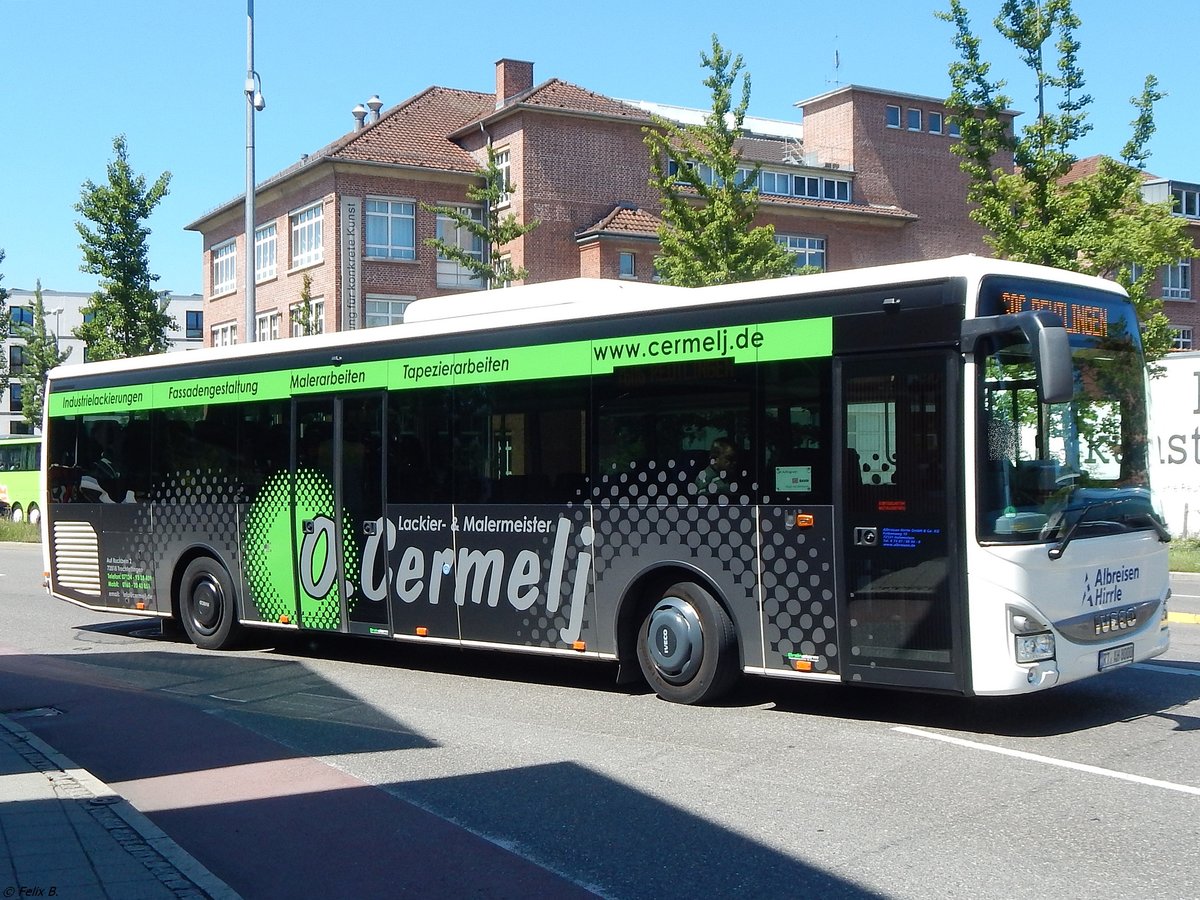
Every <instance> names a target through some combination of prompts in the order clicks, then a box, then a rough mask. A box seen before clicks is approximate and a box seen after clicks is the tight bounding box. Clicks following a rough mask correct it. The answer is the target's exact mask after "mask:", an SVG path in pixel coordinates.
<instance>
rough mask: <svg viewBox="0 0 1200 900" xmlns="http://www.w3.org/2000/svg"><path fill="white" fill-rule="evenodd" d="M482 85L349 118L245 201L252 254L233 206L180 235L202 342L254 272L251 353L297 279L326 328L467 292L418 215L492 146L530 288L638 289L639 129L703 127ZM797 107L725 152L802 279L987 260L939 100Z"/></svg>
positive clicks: (285, 329) (822, 98)
mask: <svg viewBox="0 0 1200 900" xmlns="http://www.w3.org/2000/svg"><path fill="white" fill-rule="evenodd" d="M495 74H496V89H495V92H494V93H480V92H474V91H465V90H458V89H454V88H446V87H436V86H435V87H430V88H428V89H426V90H424V91H422V92H421V93H419V94H417V95H416V96H414V97H412V98H410V99H408V100H405V101H404V102H402V103H400V104H398V105H397V106H394V107H392V108H390V109H388V110H386V111H382V113H381V112H380V110H381V109H382V104H381V103H379V102H378V100H377V98H373V102H372V103H371V104H370V106H371V108H372V111H371V113H370V114H369V115H368V112H367V110H366V109H364V108H362V107H359V108H358V109H357V110H355V124H354V128H353V130H351V131H349V132H348V133H346V134H345V135H343V136H342V137H340V138H338V139H337V140H335V141H334V142H333V143H331V144H329V145H328V146H326V147H324V148H322V149H320V150H318V151H316V152H314V153H311V154H308V155H306V156H304V157H303V158H302V159H301V160H300V162H298V163H297V164H295V165H293V166H291V167H289V168H288V169H285V170H283V171H282V172H279V173H277V174H275V175H273V176H271V177H270V178H268V179H266V180H265V181H264V182H262V183H261V184H260V185H259V186H258V188H257V189H256V194H255V198H256V200H255V203H256V223H257V224H256V228H255V240H254V251H253V253H252V254H251V253H249V252H248V247H247V241H246V235H245V234H244V231H245V226H244V215H245V207H244V201H243V198H241V197H239V198H235V199H234V200H232V201H230V202H228V203H226V204H224V205H223V206H220V207H218V208H217V209H215V210H212V211H211V212H209V213H206V214H205V215H204V216H202V217H201V218H199V219H197V220H196V221H195V222H193V223H191V224H190V225H189V226H188V228H189V229H190V230H194V231H198V232H200V233H201V235H202V236H203V244H204V297H205V298H206V309H205V319H206V322H207V324H208V332H207V335H206V339H205V340H206V343H210V344H211V343H215V344H223V343H229V342H231V341H236V340H237V336H238V333H239V332H240V330H241V329H244V328H245V323H244V321H242V319H243V318H244V307H245V294H244V290H245V278H246V276H247V268H248V266H247V263H248V260H249V259H250V258H253V259H254V261H255V262H254V272H255V284H256V287H255V294H256V303H257V322H256V323H255V327H256V338H257V339H259V340H262V339H271V338H275V337H282V336H286V335H287V334H288V333H289V332H290V331H291V330H292V328H293V326H291V324H290V322H291V310H292V309H293V308H294V306H295V304H296V303H297V302H298V301H299V300H300V296H301V290H302V284H303V280H304V275H305V274H307V275H308V276H309V277H310V279H311V288H310V297H311V299H312V301H313V304H314V309H315V310H316V312H317V315H318V327H319V328H320V330H341V329H347V328H356V327H369V326H372V325H381V324H389V323H392V322H396V321H400V319H401V316H402V313H403V309H404V307H405V305H406V304H407V303H408V302H409V301H411V300H413V299H415V298H417V297H428V296H438V295H441V294H447V293H454V292H460V291H463V290H471V289H475V288H478V287H479V284H478V282H475V281H472V279H471V278H470V277H469V274H468V273H467V272H466V271H465V270H462V269H460V267H459V266H458V265H457V264H456V263H454V262H453V261H450V260H446V259H439V258H438V255H437V253H436V252H435V251H434V250H432V249H431V248H429V247H428V246H426V244H425V243H424V242H425V241H426V240H427V239H428V238H430V237H432V236H434V235H435V234H438V235H441V236H442V237H444V238H446V239H448V240H452V241H453V240H457V241H459V244H460V246H463V247H464V249H468V250H469V251H471V252H478V253H482V252H484V249H483V248H481V247H475V246H470V245H469V241H470V237H469V235H468V234H466V233H465V232H463V233H458V232H456V230H455V228H454V226H453V223H452V222H451V221H450V220H448V219H446V220H442V221H439V217H438V216H437V215H435V214H434V213H432V212H429V211H427V210H426V208H425V207H424V206H423V205H422V204H431V205H443V206H445V205H455V206H460V207H465V208H469V207H470V204H469V203H468V202H467V194H466V191H467V188H468V187H469V186H470V185H472V184H476V183H479V176H478V173H479V170H480V169H481V168H482V166H483V165H484V164H485V162H486V158H487V146H488V144H489V143H490V144H491V145H492V147H493V148H494V150H495V151H496V153H497V159H498V161H499V162H500V164H501V165H502V166H504V167H507V169H508V171H509V179H510V183H511V184H512V185H513V190H512V192H511V194H510V196H509V197H508V198H507V200H506V202H505V206H506V208H507V210H510V211H512V212H513V213H514V214H516V216H517V217H518V219H519V220H520V221H523V222H528V221H532V220H534V219H536V220H538V221H539V223H540V224H539V226H538V227H537V228H535V229H534V230H533V231H531V232H529V233H528V234H526V235H525V236H524V237H522V238H519V239H517V240H516V241H513V242H512V244H511V245H510V246H509V247H507V248H506V250H505V252H506V253H507V254H510V255H511V259H512V262H513V265H514V266H516V267H518V268H520V267H524V268H525V269H527V270H528V272H529V277H528V279H527V280H528V281H529V282H538V281H549V280H554V279H560V278H569V277H577V276H588V277H602V278H631V279H638V280H643V281H648V280H652V279H653V278H654V263H653V261H654V256H655V253H656V252H657V246H658V244H657V236H656V229H657V227H658V224H659V218H658V213H659V211H660V210H659V202H658V196H657V194H656V193H655V192H654V191H653V190H652V188H651V187H650V185H649V184H648V178H649V165H648V160H647V151H646V148H645V145H644V144H643V142H642V137H643V132H642V129H643V128H644V127H646V126H647V125H650V124H651V123H652V114H656V115H661V116H664V117H666V118H671V119H674V120H677V121H683V122H686V121H689V120H691V121H697V120H698V119H699V118H700V117H702V116H703V115H704V113H703V112H701V111H697V110H686V109H678V108H673V107H667V106H662V105H659V104H654V103H650V102H634V101H622V100H617V99H614V98H610V97H606V96H603V95H601V94H597V93H594V92H592V91H589V90H586V89H584V88H582V87H578V86H576V85H573V84H569V83H567V82H564V81H561V80H559V79H550V80H549V81H545V82H542V83H540V84H535V83H534V76H533V64H532V63H529V62H522V61H519V60H511V59H502V60H500V61H499V62H497V63H496V72H495ZM796 105H797V106H798V107H799V109H800V112H801V117H802V124H798V123H792V122H781V121H773V120H766V119H749V118H748V119H747V120H746V123H745V129H744V133H743V135H742V137H741V138H740V139H739V149H740V151H741V153H742V154H743V158H744V159H745V160H746V161H747V162H749V163H758V164H761V166H762V174H761V176H760V180H759V187H760V193H761V197H760V201H761V202H760V207H759V220H760V222H761V223H762V224H767V223H769V224H772V225H773V226H774V227H775V233H776V238H777V240H779V241H780V242H782V243H784V244H786V245H787V246H788V247H789V248H790V249H791V250H793V252H795V253H796V255H797V264H811V265H816V266H819V267H821V268H824V269H828V270H836V269H848V268H855V267H859V266H866V265H874V264H881V263H890V262H899V261H904V260H911V259H920V258H932V257H938V256H946V255H950V254H955V253H987V252H988V249H987V246H986V245H985V244H984V242H983V233H982V231H981V229H980V228H979V227H978V226H977V225H975V224H974V223H973V222H972V221H971V220H970V219H969V217H968V216H967V208H966V204H965V203H964V200H963V198H964V196H965V193H966V187H967V183H966V176H964V175H963V174H962V173H961V172H960V170H959V166H958V160H957V158H956V157H955V156H953V155H952V154H951V152H950V147H951V142H952V141H953V140H955V133H954V129H953V125H952V123H951V122H950V121H949V119H948V118H947V115H946V111H945V108H944V107H943V105H942V103H941V101H938V100H935V99H933V98H929V97H919V96H913V95H907V94H902V93H897V92H892V91H882V90H876V89H872V88H865V87H860V86H853V85H850V86H843V87H839V88H837V89H835V90H831V91H828V92H826V93H824V94H821V95H819V96H816V97H813V98H811V99H808V100H804V101H801V102H799V103H798V104H796ZM1013 115H1015V114H1013ZM1010 122H1011V116H1010ZM997 163H998V164H999V165H1004V166H1008V165H1011V160H1010V159H1000V160H997ZM472 214H473V215H482V210H478V209H476V210H473V211H472Z"/></svg>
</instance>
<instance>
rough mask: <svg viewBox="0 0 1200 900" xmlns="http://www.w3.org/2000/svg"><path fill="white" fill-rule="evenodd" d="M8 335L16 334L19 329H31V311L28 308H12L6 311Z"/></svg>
mask: <svg viewBox="0 0 1200 900" xmlns="http://www.w3.org/2000/svg"><path fill="white" fill-rule="evenodd" d="M8 313H9V319H8V333H9V334H16V333H17V329H18V328H19V327H21V326H22V325H23V326H26V327H28V328H32V327H33V310H32V309H30V308H29V307H28V306H14V307H13V308H12V309H10V310H9V311H8Z"/></svg>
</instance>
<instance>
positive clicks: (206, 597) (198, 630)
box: [179, 556, 241, 650]
mask: <svg viewBox="0 0 1200 900" xmlns="http://www.w3.org/2000/svg"><path fill="white" fill-rule="evenodd" d="M179 617H180V618H181V619H182V620H183V630H184V631H186V632H187V636H188V638H189V639H190V640H191V642H192V643H193V644H195V645H196V646H197V647H200V648H202V649H204V650H223V649H227V648H229V647H232V646H234V645H235V644H236V643H237V640H238V638H239V637H240V634H241V626H240V625H238V621H237V594H236V593H235V592H234V589H233V580H232V579H231V578H230V577H229V573H228V572H226V571H225V567H224V566H222V565H221V564H220V563H219V562H217V561H216V560H215V559H212V558H211V557H208V556H201V557H198V558H196V559H193V560H192V561H191V562H190V563H188V567H187V568H186V569H184V571H183V579H182V580H181V581H180V583H179Z"/></svg>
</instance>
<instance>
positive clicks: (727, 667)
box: [637, 581, 738, 703]
mask: <svg viewBox="0 0 1200 900" xmlns="http://www.w3.org/2000/svg"><path fill="white" fill-rule="evenodd" d="M637 654H638V663H639V665H640V666H641V669H642V674H643V675H644V676H645V677H646V681H648V682H649V683H650V687H652V688H653V689H654V692H655V693H656V694H658V695H659V696H660V697H662V698H663V699H664V700H670V701H672V702H673V703H705V702H709V701H712V700H716V699H717V698H718V697H720V696H721V695H722V694H725V693H726V692H728V691H729V689H730V688H731V687H733V684H734V682H735V681H737V677H738V659H737V632H736V631H735V629H734V627H733V620H732V619H730V618H729V614H728V613H727V612H725V609H724V607H722V606H721V604H720V603H718V602H717V600H716V598H715V597H713V595H712V594H710V593H709V592H708V591H707V590H705V589H704V588H703V587H701V586H700V585H698V584H696V583H694V582H691V581H683V582H679V583H677V584H673V585H671V586H670V587H669V588H667V589H666V590H665V591H664V592H663V594H662V597H661V598H659V599H658V600H657V601H656V602H655V603H653V604H652V605H651V607H650V609H649V611H648V612H647V614H646V617H645V618H644V619H643V620H642V627H641V628H640V629H639V630H638V642H637Z"/></svg>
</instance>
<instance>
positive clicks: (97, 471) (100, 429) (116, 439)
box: [79, 419, 134, 503]
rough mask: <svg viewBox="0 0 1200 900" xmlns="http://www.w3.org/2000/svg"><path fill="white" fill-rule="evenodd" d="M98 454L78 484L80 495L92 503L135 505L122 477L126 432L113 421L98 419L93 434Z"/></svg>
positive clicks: (92, 437) (92, 429) (92, 439)
mask: <svg viewBox="0 0 1200 900" xmlns="http://www.w3.org/2000/svg"><path fill="white" fill-rule="evenodd" d="M89 436H90V438H91V441H92V444H93V445H94V448H95V455H94V457H93V459H92V461H91V462H90V463H89V464H88V465H87V467H86V470H85V472H84V475H83V477H82V478H81V479H80V482H79V489H80V493H81V494H82V496H83V497H84V499H85V500H90V501H91V502H93V503H133V502H134V496H133V491H131V490H129V488H128V486H127V485H126V483H125V479H124V478H123V477H122V474H121V468H120V467H121V449H122V444H123V438H124V433H123V431H122V430H121V426H120V425H119V424H118V423H117V422H115V421H114V420H112V419H99V420H98V421H96V422H95V423H93V425H92V428H91V433H90V435H89Z"/></svg>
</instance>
